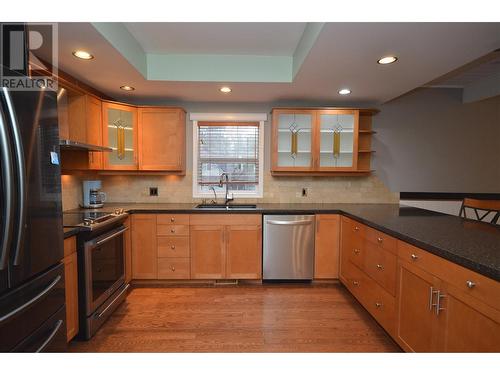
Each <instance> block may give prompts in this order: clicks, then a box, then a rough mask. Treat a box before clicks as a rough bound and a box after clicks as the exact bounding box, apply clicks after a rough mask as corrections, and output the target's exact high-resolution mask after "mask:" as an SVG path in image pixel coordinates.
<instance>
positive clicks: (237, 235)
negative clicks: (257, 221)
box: [225, 225, 262, 279]
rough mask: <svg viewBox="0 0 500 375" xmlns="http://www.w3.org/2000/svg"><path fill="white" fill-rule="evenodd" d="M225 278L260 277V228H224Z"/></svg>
mask: <svg viewBox="0 0 500 375" xmlns="http://www.w3.org/2000/svg"><path fill="white" fill-rule="evenodd" d="M225 238H226V278H227V279H260V278H261V277H262V246H261V243H262V228H261V226H260V225H230V226H227V227H226V234H225Z"/></svg>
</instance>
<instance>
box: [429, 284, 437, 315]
mask: <svg viewBox="0 0 500 375" xmlns="http://www.w3.org/2000/svg"><path fill="white" fill-rule="evenodd" d="M438 293H439V291H437V290H434V288H433V287H432V286H431V288H430V293H429V311H432V308H433V307H434V306H436V305H437V303H434V294H438Z"/></svg>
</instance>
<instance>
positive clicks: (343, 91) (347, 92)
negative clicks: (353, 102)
mask: <svg viewBox="0 0 500 375" xmlns="http://www.w3.org/2000/svg"><path fill="white" fill-rule="evenodd" d="M350 93H351V90H349V89H341V90H339V94H340V95H349V94H350Z"/></svg>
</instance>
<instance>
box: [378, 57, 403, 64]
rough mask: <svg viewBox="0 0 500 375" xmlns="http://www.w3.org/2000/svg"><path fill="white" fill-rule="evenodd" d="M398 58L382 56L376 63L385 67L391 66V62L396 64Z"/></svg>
mask: <svg viewBox="0 0 500 375" xmlns="http://www.w3.org/2000/svg"><path fill="white" fill-rule="evenodd" d="M397 60H398V58H397V57H396V56H384V57H382V58H381V59H379V60H378V61H377V62H378V63H379V64H381V65H387V64H392V63H393V62H396V61H397Z"/></svg>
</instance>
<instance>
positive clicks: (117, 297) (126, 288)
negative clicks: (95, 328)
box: [97, 284, 130, 319]
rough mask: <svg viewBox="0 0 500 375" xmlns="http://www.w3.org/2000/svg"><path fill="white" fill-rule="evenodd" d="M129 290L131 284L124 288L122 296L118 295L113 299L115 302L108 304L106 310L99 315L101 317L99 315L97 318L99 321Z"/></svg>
mask: <svg viewBox="0 0 500 375" xmlns="http://www.w3.org/2000/svg"><path fill="white" fill-rule="evenodd" d="M128 288H130V284H127V285H125V288H123V290H122V291H121V292H120V294H118V295H117V296H116V297H115V298H114V299H113V301H111V302H110V303H109V304H108V306H106V308H105V309H104V310H102V311H101V312H100V313H99V315H97V318H98V319H99V318H100V317H101V316H103V315H104V314H106V311H108V310H109V309H110V308H111V306H113V304H114V303H115V302H116V301H117V300H118V299H119V298H120V297H121V296H123V293H125V292H126V291H127V290H128Z"/></svg>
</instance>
